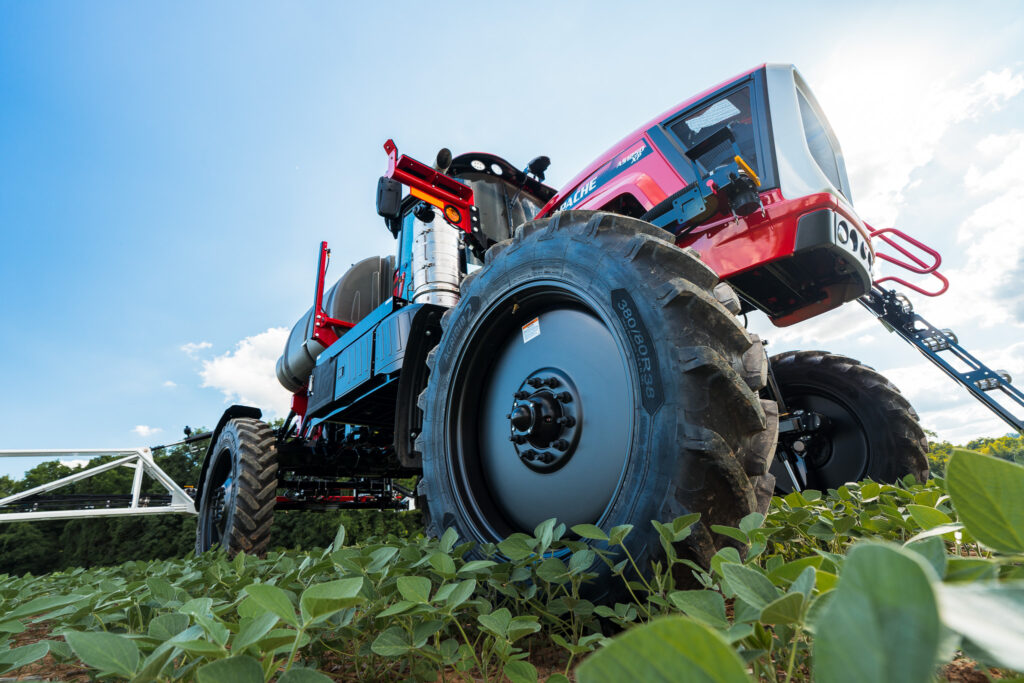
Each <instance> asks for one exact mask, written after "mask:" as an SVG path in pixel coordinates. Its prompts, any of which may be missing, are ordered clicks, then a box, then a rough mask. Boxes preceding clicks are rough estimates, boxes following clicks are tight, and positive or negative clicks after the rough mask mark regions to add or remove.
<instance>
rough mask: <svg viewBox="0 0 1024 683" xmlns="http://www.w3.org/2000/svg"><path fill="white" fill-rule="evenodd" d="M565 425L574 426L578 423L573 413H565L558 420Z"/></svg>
mask: <svg viewBox="0 0 1024 683" xmlns="http://www.w3.org/2000/svg"><path fill="white" fill-rule="evenodd" d="M556 422H558V424H560V425H562V426H563V427H572V426H573V425H575V424H576V418H575V417H573V416H572V415H564V416H562V417H560V418H558V419H557V420H556Z"/></svg>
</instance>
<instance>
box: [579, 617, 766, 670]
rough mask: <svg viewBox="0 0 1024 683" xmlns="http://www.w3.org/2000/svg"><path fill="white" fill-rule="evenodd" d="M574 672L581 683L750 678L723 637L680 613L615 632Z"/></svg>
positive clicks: (741, 662)
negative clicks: (605, 644)
mask: <svg viewBox="0 0 1024 683" xmlns="http://www.w3.org/2000/svg"><path fill="white" fill-rule="evenodd" d="M576 676H577V680H578V681H579V683H621V682H622V681H643V683H659V682H661V681H665V682H666V683H667V682H670V681H671V682H672V683H675V682H676V681H708V682H714V683H734V682H735V683H749V681H750V678H749V677H748V676H747V673H746V666H745V665H744V664H743V661H742V660H741V659H740V658H739V655H737V654H736V652H735V651H734V650H733V649H732V647H731V646H730V645H729V643H728V641H726V639H725V638H723V637H722V636H721V635H719V634H718V633H717V632H716V631H714V630H712V629H711V628H710V627H708V626H705V625H704V624H702V623H700V622H698V621H694V620H692V619H689V618H688V617H683V616H673V617H665V618H663V619H657V620H655V621H652V622H650V623H649V624H645V625H643V626H637V627H636V628H631V629H629V630H628V631H626V632H625V633H622V634H620V635H618V636H616V637H615V638H613V639H612V641H611V643H610V644H609V645H608V646H606V647H604V648H602V649H600V650H598V651H597V652H595V653H594V654H592V655H590V656H589V657H588V658H587V659H585V660H584V661H583V663H582V664H580V666H579V668H577V669H576Z"/></svg>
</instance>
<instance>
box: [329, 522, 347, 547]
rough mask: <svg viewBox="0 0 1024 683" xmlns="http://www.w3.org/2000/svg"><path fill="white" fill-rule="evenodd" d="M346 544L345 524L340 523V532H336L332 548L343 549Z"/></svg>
mask: <svg viewBox="0 0 1024 683" xmlns="http://www.w3.org/2000/svg"><path fill="white" fill-rule="evenodd" d="M344 546H345V525H344V524H339V525H338V533H336V534H334V542H333V543H331V550H341V549H342V548H343V547H344Z"/></svg>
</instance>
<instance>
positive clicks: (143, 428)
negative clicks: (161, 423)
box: [132, 425, 163, 438]
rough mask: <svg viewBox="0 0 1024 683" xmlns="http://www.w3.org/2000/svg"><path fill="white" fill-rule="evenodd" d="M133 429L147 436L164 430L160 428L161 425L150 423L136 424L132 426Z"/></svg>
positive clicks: (140, 434) (144, 436)
mask: <svg viewBox="0 0 1024 683" xmlns="http://www.w3.org/2000/svg"><path fill="white" fill-rule="evenodd" d="M132 431H133V432H135V433H136V434H138V435H139V436H141V437H143V438H146V437H148V436H153V435H154V434H156V433H158V432H162V431H163V430H162V429H160V428H159V427H150V426H149V425H135V426H134V427H133V428H132Z"/></svg>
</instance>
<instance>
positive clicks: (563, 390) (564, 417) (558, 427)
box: [506, 368, 582, 472]
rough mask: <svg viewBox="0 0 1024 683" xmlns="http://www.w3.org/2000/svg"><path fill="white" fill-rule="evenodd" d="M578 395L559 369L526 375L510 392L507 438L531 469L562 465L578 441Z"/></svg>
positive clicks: (552, 467) (546, 369) (549, 469)
mask: <svg viewBox="0 0 1024 683" xmlns="http://www.w3.org/2000/svg"><path fill="white" fill-rule="evenodd" d="M581 408H582V406H581V405H580V396H579V392H578V391H577V389H576V386H575V385H574V384H573V382H572V380H570V379H569V377H568V376H567V375H566V374H565V373H564V372H562V371H560V370H556V369H553V368H544V369H542V370H538V371H536V372H533V373H532V374H530V375H529V376H528V377H527V378H526V379H525V380H523V382H522V383H521V384H520V385H519V388H518V389H517V390H516V391H515V393H514V394H513V402H512V410H511V411H510V412H509V413H508V415H506V418H507V419H508V420H509V441H511V442H512V444H513V446H514V448H515V451H516V455H518V456H519V459H520V460H521V461H522V463H523V464H524V465H526V466H527V467H529V468H530V469H531V470H533V471H534V472H554V471H555V470H558V469H560V468H562V467H564V466H565V464H566V463H567V462H569V459H570V458H571V457H572V455H573V453H575V452H576V446H577V445H578V444H579V438H580V432H581V424H582V421H581V420H580V414H581Z"/></svg>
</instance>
